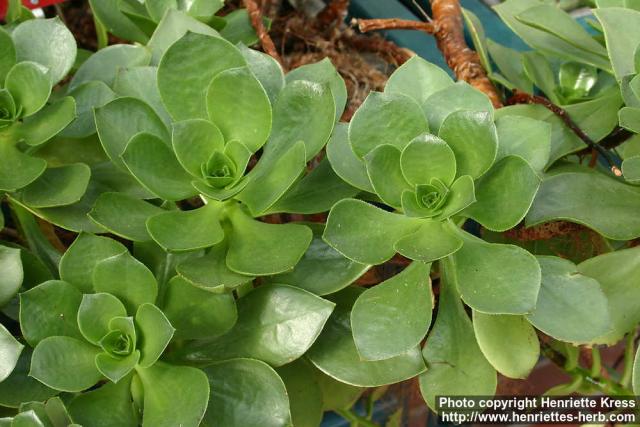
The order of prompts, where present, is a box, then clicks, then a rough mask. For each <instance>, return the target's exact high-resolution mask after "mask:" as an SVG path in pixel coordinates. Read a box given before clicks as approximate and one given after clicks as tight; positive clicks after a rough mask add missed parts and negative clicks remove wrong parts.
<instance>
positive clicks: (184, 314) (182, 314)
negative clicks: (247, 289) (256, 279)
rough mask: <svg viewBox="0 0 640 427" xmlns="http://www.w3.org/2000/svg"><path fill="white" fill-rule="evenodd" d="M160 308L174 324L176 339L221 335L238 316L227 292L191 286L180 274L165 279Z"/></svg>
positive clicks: (233, 301) (231, 298)
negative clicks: (167, 281)
mask: <svg viewBox="0 0 640 427" xmlns="http://www.w3.org/2000/svg"><path fill="white" fill-rule="evenodd" d="M164 300H165V304H164V308H163V311H164V313H165V315H166V316H167V318H168V319H169V321H170V322H171V325H173V327H175V328H176V331H175V337H176V338H177V339H207V338H211V337H216V336H219V335H222V334H224V333H226V332H228V331H229V329H231V328H232V327H233V325H234V324H235V322H236V319H237V317H238V314H237V310H236V304H235V300H234V299H233V296H232V295H231V294H230V293H216V292H213V291H211V290H207V289H205V288H202V287H199V286H195V285H194V284H192V283H190V282H188V281H187V280H186V279H183V278H182V277H180V276H176V277H174V278H173V279H171V280H170V281H169V284H168V286H167V290H166V293H165V295H164Z"/></svg>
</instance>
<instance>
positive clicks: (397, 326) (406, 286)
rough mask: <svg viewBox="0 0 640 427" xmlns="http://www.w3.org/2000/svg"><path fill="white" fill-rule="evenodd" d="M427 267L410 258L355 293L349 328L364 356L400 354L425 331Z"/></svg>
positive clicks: (427, 317) (428, 304)
mask: <svg viewBox="0 0 640 427" xmlns="http://www.w3.org/2000/svg"><path fill="white" fill-rule="evenodd" d="M430 267H431V265H430V264H425V263H422V262H419V261H416V262H413V263H411V265H409V267H407V268H406V269H404V270H403V271H402V272H401V273H399V274H396V275H395V276H393V277H392V278H390V279H388V280H385V281H384V282H382V283H380V284H378V285H376V286H374V287H372V288H369V289H367V290H366V291H364V292H363V293H362V294H361V295H360V296H359V297H358V299H357V300H356V302H355V304H354V305H353V309H352V310H351V328H352V330H353V339H354V342H355V344H356V348H357V349H358V354H359V355H360V356H361V357H362V359H363V360H384V359H389V358H391V357H394V356H398V355H401V354H403V353H406V352H408V351H411V350H412V349H413V348H414V347H415V346H417V345H418V344H420V341H421V340H422V339H423V338H424V337H425V335H427V331H428V330H429V325H430V324H431V311H432V310H433V305H432V304H433V303H432V299H433V295H432V293H431V281H430V279H429V270H430Z"/></svg>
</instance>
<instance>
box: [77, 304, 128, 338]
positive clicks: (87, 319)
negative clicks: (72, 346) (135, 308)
mask: <svg viewBox="0 0 640 427" xmlns="http://www.w3.org/2000/svg"><path fill="white" fill-rule="evenodd" d="M126 315H127V310H126V309H125V308H124V305H122V303H121V302H120V300H119V299H118V298H116V297H114V296H113V295H111V294H105V293H97V294H85V295H83V296H82V302H81V303H80V307H79V309H78V328H79V329H80V332H81V333H82V335H83V336H84V337H85V338H86V339H87V341H89V342H91V343H92V344H95V345H99V344H98V343H99V342H100V340H101V339H102V338H103V337H104V336H105V335H107V333H108V332H109V330H110V329H109V322H110V321H111V319H113V318H114V317H125V316H126Z"/></svg>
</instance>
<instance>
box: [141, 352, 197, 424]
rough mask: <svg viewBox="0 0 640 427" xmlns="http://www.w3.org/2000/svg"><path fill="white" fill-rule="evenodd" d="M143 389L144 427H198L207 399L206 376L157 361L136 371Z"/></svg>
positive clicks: (186, 368) (189, 368) (182, 367)
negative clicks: (177, 426)
mask: <svg viewBox="0 0 640 427" xmlns="http://www.w3.org/2000/svg"><path fill="white" fill-rule="evenodd" d="M137 372H138V375H139V376H140V379H141V381H142V385H143V387H144V411H143V414H144V415H143V417H142V426H143V427H175V426H176V425H181V426H182V427H197V426H199V425H200V421H201V420H202V417H203V416H204V413H205V410H206V409H207V402H208V400H209V384H208V381H207V376H206V375H205V374H204V373H203V372H202V371H201V370H199V369H196V368H192V367H190V366H172V365H169V364H166V363H163V362H158V363H156V364H154V365H153V366H151V367H150V368H146V369H138V370H137Z"/></svg>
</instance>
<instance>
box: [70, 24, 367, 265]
mask: <svg viewBox="0 0 640 427" xmlns="http://www.w3.org/2000/svg"><path fill="white" fill-rule="evenodd" d="M256 55H258V56H256ZM261 55H262V54H257V53H256V52H253V51H251V50H249V49H247V48H244V47H241V48H237V47H235V46H233V45H231V44H230V43H229V42H227V41H225V40H224V39H222V38H220V37H214V36H209V35H201V34H195V33H188V34H187V35H185V36H184V37H183V38H181V39H180V40H178V41H177V42H175V43H174V44H173V45H171V47H170V48H169V49H167V51H166V52H165V53H164V55H163V56H162V60H161V61H160V64H159V66H158V68H157V85H158V89H159V98H160V100H161V102H159V103H158V104H156V105H154V107H152V106H150V105H149V104H148V103H147V102H145V100H144V99H141V98H140V97H134V96H125V97H120V98H116V99H114V100H113V101H111V102H108V103H106V104H105V105H103V106H101V107H99V108H97V109H96V110H95V118H96V125H97V132H98V136H99V137H100V142H101V144H102V146H103V148H104V150H105V152H106V153H107V155H108V156H109V157H110V159H111V161H112V162H113V164H115V165H116V166H117V167H118V168H120V170H121V171H126V172H128V173H131V175H133V176H134V177H135V178H136V180H137V181H138V182H139V183H140V184H141V185H142V186H143V187H144V188H145V189H146V190H147V191H148V192H149V193H150V194H151V195H152V197H157V198H159V199H161V200H165V201H167V202H168V203H165V205H164V207H165V209H163V208H162V207H158V206H157V205H153V204H150V203H148V202H145V201H142V200H139V199H136V198H134V197H130V196H129V195H127V194H123V193H120V194H118V193H105V194H102V195H101V196H100V197H98V199H97V201H96V203H95V206H94V208H93V210H92V212H91V213H90V216H91V218H92V219H93V220H94V221H96V222H97V223H98V224H100V225H101V226H103V227H104V228H106V229H107V230H110V231H112V232H114V233H115V234H119V235H121V236H123V237H126V238H130V239H132V240H136V241H144V240H150V239H153V240H155V241H156V242H157V243H158V244H159V245H160V246H162V247H163V248H165V249H166V250H169V251H191V250H197V249H202V248H208V247H212V246H216V245H223V246H224V247H228V250H225V249H221V251H222V253H224V252H225V251H226V252H227V255H226V264H227V266H228V267H229V268H230V269H231V270H233V271H235V272H236V273H240V274H246V275H266V274H276V273H281V272H284V271H287V270H290V269H291V268H293V266H294V265H295V264H296V262H297V261H298V259H299V258H300V257H301V256H302V254H303V253H304V251H305V250H306V249H307V247H308V245H309V243H310V240H311V231H310V230H309V229H308V228H307V227H306V226H303V225H297V224H285V225H280V224H265V223H264V222H260V221H256V220H254V219H253V218H254V217H259V216H264V215H265V214H268V213H273V212H292V213H313V212H320V211H323V210H327V209H328V208H329V207H330V206H331V204H332V203H334V202H335V201H337V200H339V199H340V198H342V197H344V196H345V195H352V194H355V193H356V192H357V189H354V188H352V187H350V186H348V185H346V184H344V183H343V182H342V181H341V180H340V179H339V178H338V177H337V176H336V175H335V174H334V173H333V171H332V169H331V168H330V167H329V165H328V163H327V162H326V161H325V162H322V163H321V164H320V165H319V166H318V167H317V168H316V169H314V170H313V172H311V173H310V174H307V175H305V170H306V164H307V162H308V161H310V160H312V159H313V158H314V156H315V155H316V153H317V152H318V151H319V150H321V149H322V148H323V146H324V145H325V143H326V141H327V140H328V138H329V136H330V134H331V132H332V130H333V126H334V122H335V120H336V118H337V117H338V116H339V115H340V114H341V112H342V110H343V108H344V102H345V99H346V98H345V93H346V92H345V87H344V82H343V81H342V79H341V78H340V77H339V76H338V74H337V73H336V72H335V70H334V69H333V67H332V66H331V64H330V63H329V62H328V61H324V62H321V63H319V64H315V65H310V66H306V67H301V68H300V69H298V70H295V71H293V72H291V73H289V74H288V75H287V77H286V82H285V79H284V78H283V75H282V71H281V69H280V67H279V66H278V65H277V63H275V62H274V61H273V60H272V59H270V60H268V59H265V58H264V57H263V56H261ZM153 70H154V71H153V74H154V75H153V77H154V78H155V70H156V69H155V68H154V69H153ZM253 70H255V72H254V71H253ZM80 71H82V70H80ZM158 110H161V111H162V112H163V114H160V115H159V114H158V113H157V111H158ZM163 116H167V117H171V119H170V123H166V122H165V121H164V120H163V118H162V117H163ZM259 150H261V151H260V155H259V156H258V157H259V159H258V161H257V163H255V164H253V163H251V159H252V158H253V157H255V156H254V155H255V154H256V153H257V152H258V151H259ZM330 182H332V183H333V184H332V185H331V187H330V188H328V187H327V183H330ZM196 196H200V199H201V200H203V201H204V203H205V204H204V206H202V207H198V208H196V209H192V210H177V209H171V208H170V205H171V204H173V202H176V201H181V200H185V199H190V198H193V197H196ZM132 216H133V217H134V218H136V221H135V223H134V224H132V223H131V222H130V218H131V217H132Z"/></svg>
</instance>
